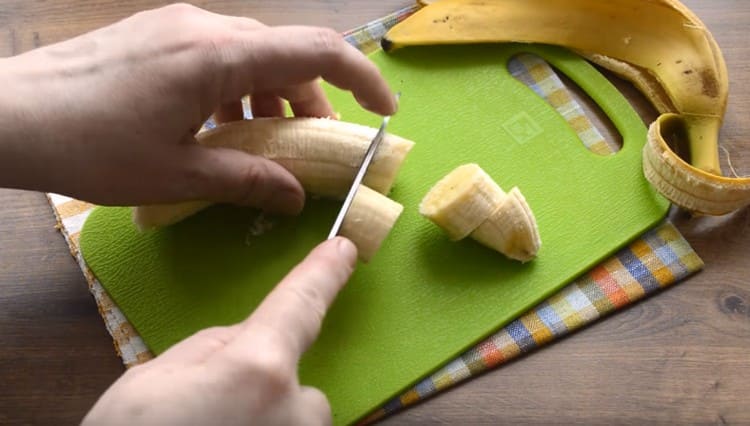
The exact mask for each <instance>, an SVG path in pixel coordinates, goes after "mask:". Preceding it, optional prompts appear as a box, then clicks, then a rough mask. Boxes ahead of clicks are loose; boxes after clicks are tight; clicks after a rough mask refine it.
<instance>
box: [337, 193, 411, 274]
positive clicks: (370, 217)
mask: <svg viewBox="0 0 750 426" xmlns="http://www.w3.org/2000/svg"><path fill="white" fill-rule="evenodd" d="M403 210H404V206H402V205H401V204H399V203H397V202H396V201H393V200H391V199H390V198H388V197H386V196H385V195H383V194H381V193H379V192H377V191H373V190H372V189H370V188H368V187H366V186H364V185H360V186H359V188H358V189H357V193H356V194H355V195H354V199H353V200H352V204H351V206H349V211H348V212H347V213H346V216H344V221H343V222H342V223H341V230H340V231H339V235H341V236H344V237H346V238H348V239H350V240H351V241H352V242H353V243H354V245H356V246H357V250H358V253H359V259H360V260H361V261H362V262H365V263H367V262H369V261H370V259H372V257H373V256H374V255H375V253H377V251H378V250H379V249H380V246H381V244H382V243H383V241H384V240H385V238H386V237H387V236H388V234H389V233H390V231H391V228H393V225H395V223H396V220H398V218H399V216H400V215H401V212H402V211H403Z"/></svg>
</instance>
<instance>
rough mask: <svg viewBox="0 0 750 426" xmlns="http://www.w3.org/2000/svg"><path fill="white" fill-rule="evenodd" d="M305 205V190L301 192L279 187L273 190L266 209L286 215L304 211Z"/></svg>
mask: <svg viewBox="0 0 750 426" xmlns="http://www.w3.org/2000/svg"><path fill="white" fill-rule="evenodd" d="M304 206H305V194H304V192H302V193H301V192H300V191H296V190H290V189H278V190H275V191H273V193H272V194H271V196H270V197H269V199H268V201H267V202H266V203H265V208H266V209H268V210H271V211H273V212H275V213H281V214H286V215H297V214H299V213H300V212H301V211H302V208H303V207H304Z"/></svg>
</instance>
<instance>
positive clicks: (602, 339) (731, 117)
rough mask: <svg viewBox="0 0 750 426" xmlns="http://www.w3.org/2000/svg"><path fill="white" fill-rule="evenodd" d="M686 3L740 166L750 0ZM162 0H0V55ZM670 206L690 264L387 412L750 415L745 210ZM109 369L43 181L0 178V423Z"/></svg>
mask: <svg viewBox="0 0 750 426" xmlns="http://www.w3.org/2000/svg"><path fill="white" fill-rule="evenodd" d="M519 1H521V0H519ZM193 3H194V4H196V5H198V6H201V7H204V8H208V9H210V10H213V11H216V12H219V13H225V14H234V15H242V16H252V17H254V18H256V19H259V20H261V21H264V22H266V23H268V24H311V25H325V26H329V27H333V28H335V29H337V30H345V29H348V28H351V27H354V26H357V25H359V24H362V23H365V22H367V21H369V20H372V19H375V18H377V17H379V16H382V15H384V14H386V13H388V12H390V11H393V10H395V9H397V8H399V7H401V6H405V5H408V4H409V3H410V2H409V1H407V0H385V1H379V2H374V1H364V0H363V1H355V0H349V1H347V0H316V1H307V0H288V1H278V2H264V1H259V0H257V1H256V0H252V1H251V0H223V1H198V2H193ZM684 3H685V4H687V5H688V6H689V7H690V8H691V9H693V10H694V11H695V12H696V13H697V14H698V15H699V16H700V17H701V18H702V19H703V20H704V22H705V23H706V24H707V25H708V27H709V28H710V29H711V30H712V32H713V34H714V36H715V37H716V39H717V41H718V42H719V45H720V46H721V47H722V50H723V52H724V55H725V59H726V61H727V65H728V69H729V76H730V82H731V87H730V97H729V109H728V111H727V115H726V121H725V124H724V127H723V129H722V135H721V140H722V145H723V146H724V147H725V148H726V150H727V152H728V153H729V155H730V158H731V162H732V165H733V166H734V168H735V170H736V172H737V173H738V174H750V148H749V147H748V146H747V143H748V142H750V123H749V122H748V120H747V118H748V117H750V42H749V40H750V39H749V38H748V28H750V2H749V1H747V0H685V1H684ZM161 4H166V3H165V2H159V1H149V0H132V1H116V0H86V1H74V0H46V1H45V0H34V1H31V0H0V56H11V55H14V54H18V53H21V52H24V51H27V50H30V49H33V48H35V47H37V46H42V45H46V44H50V43H54V42H57V41H61V40H64V39H66V38H69V37H72V36H75V35H77V34H80V33H83V32H86V31H89V30H92V29H95V28H97V27H100V26H103V25H106V24H109V23H112V22H114V21H116V20H118V19H121V18H123V17H125V16H127V15H129V14H131V13H134V12H136V11H138V10H142V9H146V8H151V7H155V6H158V5H161ZM618 84H620V85H621V86H622V87H625V88H626V89H627V86H628V85H627V84H625V83H622V82H618ZM2 85H3V83H2V82H0V90H1V89H2ZM629 91H630V92H632V90H629ZM636 103H637V102H636ZM644 112H645V113H646V114H648V112H647V111H646V110H644ZM722 156H725V154H724V152H722ZM723 162H724V164H725V165H726V159H725V158H724V160H723ZM727 170H728V169H727ZM671 217H672V219H673V221H674V222H675V224H676V225H677V226H678V228H679V229H680V231H681V232H682V233H683V235H685V236H686V238H687V239H688V241H690V243H691V244H692V245H693V247H694V248H695V250H696V251H697V252H698V254H699V255H700V256H701V257H702V258H703V260H704V261H705V262H706V267H705V269H704V271H703V272H701V273H699V274H697V275H695V276H693V277H691V278H690V279H688V280H686V281H684V282H682V283H680V284H679V285H676V286H674V287H673V288H670V289H668V290H666V291H663V292H662V293H660V294H658V295H656V296H653V297H651V298H648V299H647V300H645V301H644V302H642V303H638V304H636V305H634V306H632V307H630V308H628V309H625V310H624V311H620V312H618V313H616V314H614V315H612V316H611V317H609V318H608V319H606V320H604V321H600V322H598V323H596V324H594V325H592V326H590V327H587V328H585V329H584V330H582V331H579V332H577V333H575V334H574V335H572V336H570V337H568V338H566V339H563V340H561V341H559V342H557V343H555V344H553V345H551V346H549V347H546V348H543V349H541V350H538V351H536V352H534V353H532V354H530V355H528V356H525V357H523V358H521V359H520V360H519V361H516V362H513V363H511V364H508V365H506V366H504V367H503V368H501V369H498V370H495V371H492V372H490V373H487V374H484V375H483V376H481V377H479V378H477V379H474V380H472V381H470V382H468V383H466V384H464V385H461V386H459V387H457V388H455V389H453V390H450V391H448V392H446V393H444V394H442V395H439V396H438V397H435V398H432V399H430V400H429V401H427V402H426V403H423V404H420V405H418V406H417V407H414V408H412V409H409V410H407V411H405V412H403V413H401V414H399V415H396V416H393V417H391V418H390V419H388V420H386V421H385V422H384V423H385V424H505V423H507V424H571V423H578V424H676V423H681V424H750V262H748V261H747V260H746V259H745V258H746V256H747V255H746V253H748V252H750V238H748V236H749V235H750V211H749V210H748V209H744V210H742V211H739V212H735V213H734V214H731V215H728V216H725V217H720V218H691V217H688V216H686V215H685V214H683V213H680V212H673V213H672V215H671ZM613 220H616V217H613ZM122 371H123V367H122V365H121V363H120V360H119V359H118V358H117V357H116V355H115V352H114V349H113V347H112V343H111V340H110V338H109V335H108V334H107V332H106V330H105V328H104V325H103V322H102V320H101V318H100V317H99V314H98V312H97V309H96V305H95V303H94V300H93V298H92V297H91V296H90V295H89V293H88V289H87V286H86V282H85V280H84V279H83V277H82V275H81V273H80V271H79V269H78V267H77V265H76V264H75V262H74V260H73V259H72V257H71V256H70V254H69V253H68V250H67V246H66V245H65V242H64V241H63V239H62V237H61V235H60V234H59V233H58V232H57V230H56V229H55V221H54V218H53V215H52V213H51V210H50V208H49V206H48V205H47V202H46V199H45V197H44V196H43V195H42V194H38V193H30V192H22V191H12V190H0V424H73V423H77V422H79V421H80V419H81V418H82V417H83V415H84V414H85V412H86V411H87V409H88V408H89V407H90V406H91V405H92V404H93V403H94V401H95V400H96V398H97V396H98V395H99V394H100V393H101V392H103V391H104V390H105V389H106V387H107V386H108V385H109V384H110V383H111V382H112V381H113V380H115V379H116V378H117V377H118V375H119V374H121V373H122Z"/></svg>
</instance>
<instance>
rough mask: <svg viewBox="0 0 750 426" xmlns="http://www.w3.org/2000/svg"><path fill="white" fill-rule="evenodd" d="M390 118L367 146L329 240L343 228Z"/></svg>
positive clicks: (397, 97) (387, 118) (382, 124)
mask: <svg viewBox="0 0 750 426" xmlns="http://www.w3.org/2000/svg"><path fill="white" fill-rule="evenodd" d="M400 95H401V94H400V93H397V94H396V102H398V99H399V97H400ZM390 119H391V116H390V115H386V116H384V117H383V122H382V123H381V124H380V128H379V129H378V132H377V133H376V134H375V137H374V138H373V139H372V141H371V142H370V146H369V147H368V148H367V152H365V157H364V158H363V159H362V163H361V164H360V165H359V170H357V174H356V175H355V176H354V181H353V182H352V186H351V187H350V188H349V192H348V193H347V194H346V198H345V199H344V204H343V205H342V206H341V210H339V214H338V216H336V220H335V221H334V222H333V227H332V228H331V232H329V233H328V239H329V240H330V239H332V238H334V237H335V236H337V235H338V233H339V231H340V230H341V225H342V224H343V223H344V217H345V216H346V214H347V213H348V212H349V208H350V207H351V206H352V201H354V196H355V195H357V189H359V185H361V184H362V179H364V177H365V174H366V173H367V168H368V167H369V166H370V163H371V162H372V158H373V157H374V156H375V151H376V150H377V149H378V146H380V142H381V141H382V140H383V136H384V135H385V128H386V126H387V125H388V121H389V120H390Z"/></svg>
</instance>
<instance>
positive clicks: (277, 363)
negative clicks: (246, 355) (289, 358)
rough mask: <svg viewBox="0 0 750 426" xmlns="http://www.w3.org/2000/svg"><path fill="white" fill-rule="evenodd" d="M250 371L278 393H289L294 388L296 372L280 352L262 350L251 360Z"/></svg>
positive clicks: (271, 390)
mask: <svg viewBox="0 0 750 426" xmlns="http://www.w3.org/2000/svg"><path fill="white" fill-rule="evenodd" d="M249 363H250V365H249V367H250V371H251V373H252V374H253V376H254V377H256V378H257V380H260V381H262V382H263V384H264V385H265V386H266V388H267V389H268V390H269V391H270V392H273V393H274V394H276V395H283V394H287V393H289V392H291V391H292V389H294V384H295V377H294V372H293V371H291V370H290V368H289V365H290V364H289V363H288V362H286V361H285V359H284V356H282V355H281V354H279V353H278V352H276V353H273V352H272V351H265V350H263V351H260V352H258V353H257V354H256V356H254V357H252V358H251V359H250V361H249Z"/></svg>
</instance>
